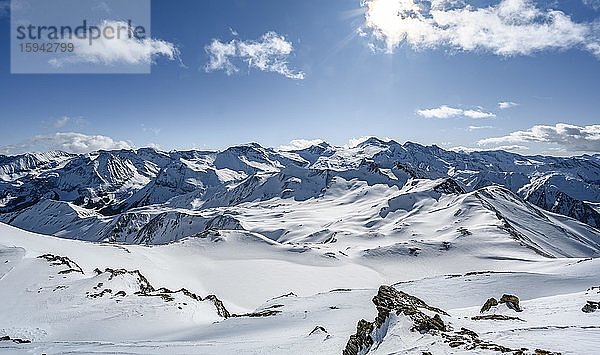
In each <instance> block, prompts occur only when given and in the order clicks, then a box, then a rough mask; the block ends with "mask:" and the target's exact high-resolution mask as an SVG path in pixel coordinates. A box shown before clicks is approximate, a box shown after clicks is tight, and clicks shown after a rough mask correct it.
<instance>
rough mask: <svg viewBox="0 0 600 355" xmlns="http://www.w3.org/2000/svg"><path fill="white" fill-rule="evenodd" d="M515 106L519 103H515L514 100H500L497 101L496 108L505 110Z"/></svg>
mask: <svg viewBox="0 0 600 355" xmlns="http://www.w3.org/2000/svg"><path fill="white" fill-rule="evenodd" d="M516 106H519V104H518V103H516V102H512V101H501V102H498V108H499V109H501V110H506V109H509V108H513V107H516Z"/></svg>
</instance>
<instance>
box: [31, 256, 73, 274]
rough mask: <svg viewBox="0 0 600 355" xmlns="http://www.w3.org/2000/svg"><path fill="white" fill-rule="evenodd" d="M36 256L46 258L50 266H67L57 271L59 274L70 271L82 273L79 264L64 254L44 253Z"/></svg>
mask: <svg viewBox="0 0 600 355" xmlns="http://www.w3.org/2000/svg"><path fill="white" fill-rule="evenodd" d="M38 258H39V259H44V260H46V261H47V262H48V263H50V265H52V266H65V267H66V268H67V269H65V270H61V271H59V272H58V273H59V274H69V273H72V272H78V273H81V274H83V270H82V269H81V267H80V266H79V265H77V263H76V262H74V261H73V260H71V259H69V258H68V257H66V256H57V255H52V254H44V255H41V256H38Z"/></svg>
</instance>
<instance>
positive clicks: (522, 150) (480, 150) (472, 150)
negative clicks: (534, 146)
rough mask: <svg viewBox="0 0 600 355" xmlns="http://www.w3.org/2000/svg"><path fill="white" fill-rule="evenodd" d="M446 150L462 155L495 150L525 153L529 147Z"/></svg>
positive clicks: (460, 147)
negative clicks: (461, 153)
mask: <svg viewBox="0 0 600 355" xmlns="http://www.w3.org/2000/svg"><path fill="white" fill-rule="evenodd" d="M448 150H451V151H453V152H463V153H472V152H489V151H495V150H504V151H507V152H516V153H518V152H526V151H528V150H529V147H526V146H523V145H500V146H496V147H491V148H481V147H479V148H470V147H462V146H459V147H452V148H450V149H448Z"/></svg>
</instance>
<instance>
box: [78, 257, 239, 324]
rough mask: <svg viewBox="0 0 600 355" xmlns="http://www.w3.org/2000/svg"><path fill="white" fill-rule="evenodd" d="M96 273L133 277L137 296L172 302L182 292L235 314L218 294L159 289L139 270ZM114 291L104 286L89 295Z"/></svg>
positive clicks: (226, 313) (219, 311) (98, 273)
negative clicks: (203, 295) (201, 294)
mask: <svg viewBox="0 0 600 355" xmlns="http://www.w3.org/2000/svg"><path fill="white" fill-rule="evenodd" d="M94 273H95V274H96V276H101V275H108V278H107V280H108V281H112V280H113V279H114V278H116V277H122V276H126V277H129V278H133V281H134V282H133V283H134V284H135V285H136V289H137V290H135V291H134V293H133V294H134V295H137V296H144V297H160V298H162V299H163V300H164V301H165V302H171V301H173V300H174V295H176V294H181V295H184V296H186V297H188V298H191V299H192V300H194V301H197V302H204V301H209V302H211V303H212V304H213V305H214V307H215V309H216V311H217V314H218V315H219V316H221V317H223V318H229V317H231V316H233V315H232V314H231V313H230V312H229V311H228V310H227V309H226V308H225V306H224V305H223V302H222V301H221V300H220V299H219V298H217V296H215V295H208V296H206V297H204V298H202V297H200V296H198V295H197V294H195V293H193V292H190V291H189V290H187V289H185V288H181V289H179V290H177V291H172V290H169V289H168V288H165V287H161V288H158V289H157V288H155V287H154V286H152V285H151V284H150V282H149V281H148V279H147V278H146V277H145V276H144V275H142V274H141V273H140V271H139V270H134V271H129V270H125V269H111V268H106V269H105V270H104V271H101V270H100V269H98V268H96V269H95V270H94ZM98 286H99V287H97V288H103V287H105V285H104V284H103V283H99V284H98ZM112 293H113V290H112V289H109V288H103V289H102V291H100V292H98V293H90V294H88V295H87V296H88V297H91V298H98V297H102V296H104V295H105V294H112ZM117 295H122V296H126V295H127V293H126V292H125V291H122V290H121V291H119V292H117V293H115V296H117Z"/></svg>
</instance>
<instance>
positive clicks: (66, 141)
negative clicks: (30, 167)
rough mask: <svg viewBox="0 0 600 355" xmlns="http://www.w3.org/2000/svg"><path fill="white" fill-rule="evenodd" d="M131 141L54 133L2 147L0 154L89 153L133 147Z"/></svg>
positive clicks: (99, 136)
mask: <svg viewBox="0 0 600 355" xmlns="http://www.w3.org/2000/svg"><path fill="white" fill-rule="evenodd" d="M132 148H133V145H132V144H131V143H130V142H126V141H119V140H114V139H112V138H111V137H107V136H102V135H86V134H82V133H73V132H71V133H54V134H48V135H38V136H35V137H32V138H31V139H29V140H27V141H25V142H22V143H19V144H14V145H5V146H2V147H0V154H11V155H12V154H21V153H26V152H39V151H50V150H62V151H65V152H69V153H76V154H82V153H89V152H93V151H97V150H113V149H132Z"/></svg>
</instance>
